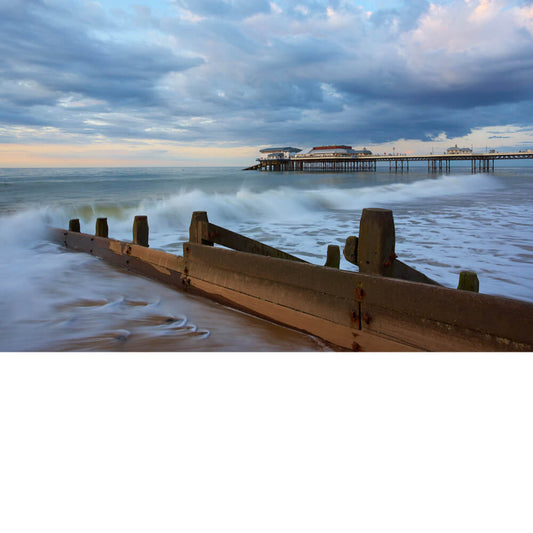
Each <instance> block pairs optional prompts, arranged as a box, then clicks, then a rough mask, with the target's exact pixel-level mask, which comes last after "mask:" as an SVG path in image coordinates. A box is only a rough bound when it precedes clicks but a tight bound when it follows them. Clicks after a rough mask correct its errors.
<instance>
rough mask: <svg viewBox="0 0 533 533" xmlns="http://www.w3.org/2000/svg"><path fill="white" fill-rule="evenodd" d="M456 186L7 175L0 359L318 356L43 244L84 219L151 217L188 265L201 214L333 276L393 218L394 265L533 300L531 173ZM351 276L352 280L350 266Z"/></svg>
mask: <svg viewBox="0 0 533 533" xmlns="http://www.w3.org/2000/svg"><path fill="white" fill-rule="evenodd" d="M526 163H528V164H524V163H514V164H513V165H507V166H504V165H503V163H497V164H496V165H497V166H496V170H495V171H494V172H491V173H486V174H485V173H477V174H472V173H471V172H470V168H469V167H464V168H461V167H457V168H452V171H451V172H450V173H448V174H436V173H428V172H427V167H425V166H420V167H411V169H410V171H409V172H403V173H401V172H398V173H395V172H392V173H391V172H389V171H388V169H385V168H384V169H382V170H383V171H382V170H379V169H378V171H377V172H358V173H341V174H338V173H318V172H313V173H267V172H254V171H248V172H244V171H242V170H241V169H239V168H98V169H94V168H90V169H89V168H87V169H79V168H77V169H0V191H1V194H0V247H1V248H0V249H1V256H0V292H1V295H2V297H1V299H0V349H1V350H3V351H26V350H28V351H42V350H43V351H63V350H97V351H107V350H113V351H119V350H123V351H297V350H303V351H314V350H327V349H329V348H328V347H327V346H325V345H324V344H323V343H322V342H320V341H319V340H316V339H314V338H312V337H310V336H308V335H305V334H302V333H299V332H294V331H291V330H289V329H287V328H283V327H280V326H276V325H272V324H270V323H268V322H266V321H263V320H260V319H257V318H255V317H251V316H249V315H247V314H245V313H241V312H237V311H235V310H232V309H229V308H227V307H224V306H222V305H220V304H216V303H213V302H210V301H209V300H206V299H203V298H200V297H196V296H191V295H189V294H184V293H181V292H179V291H177V290H174V289H171V288H168V287H165V286H163V285H161V284H159V283H156V282H153V281H150V280H147V279H144V278H142V277H139V276H136V275H133V274H129V273H125V272H123V271H121V270H118V269H116V268H113V267H110V266H108V265H106V264H105V263H103V262H102V261H101V260H99V259H97V258H94V257H91V256H89V255H86V254H83V253H74V252H70V251H67V250H64V249H63V248H61V247H59V246H57V245H55V244H52V243H50V242H48V241H47V239H46V232H45V229H46V227H47V226H49V225H50V226H56V227H63V228H66V227H67V226H68V221H69V219H71V218H79V219H80V222H81V230H82V231H84V232H87V233H92V232H94V227H95V220H96V218H97V217H107V218H108V224H109V234H110V237H113V238H117V239H124V240H130V239H131V232H132V222H133V218H134V216H135V215H147V216H148V222H149V227H150V246H151V247H152V248H158V249H162V250H165V251H167V252H171V253H176V254H179V255H181V253H182V244H183V242H185V241H186V240H187V238H188V227H189V222H190V217H191V213H192V212H193V211H197V210H200V211H207V213H208V217H209V220H210V221H211V222H213V223H215V224H218V225H220V226H225V227H227V228H229V229H231V230H233V231H237V232H239V233H243V234H245V235H247V236H249V237H252V238H254V239H257V240H260V241H262V242H265V243H266V244H269V245H271V246H275V247H277V248H280V249H282V250H285V251H287V252H289V253H291V254H293V255H297V256H299V257H301V258H303V259H305V260H307V261H310V262H312V263H316V264H323V263H324V261H325V257H326V251H327V246H328V245H329V244H338V245H340V246H341V249H342V246H343V245H344V242H345V240H346V237H348V236H349V235H357V234H358V230H359V219H360V217H361V211H362V209H363V208H365V207H383V208H387V209H392V211H393V214H394V220H395V225H396V253H397V254H398V258H399V259H400V260H402V261H403V262H405V263H407V264H409V265H411V266H413V267H414V268H416V269H418V270H420V271H422V272H423V273H425V274H426V275H428V276H429V277H431V278H433V279H435V280H436V281H438V282H439V283H441V284H443V285H445V286H448V287H456V286H457V282H458V276H459V272H460V271H461V270H465V269H468V270H474V271H476V272H477V274H478V277H479V280H480V292H483V293H486V294H496V295H502V296H506V297H512V298H519V299H523V300H527V301H533V269H532V266H533V231H532V229H533V216H532V215H533V202H532V200H533V164H531V163H530V162H526ZM341 268H343V269H346V270H356V267H355V266H353V265H351V264H349V263H347V262H346V261H344V258H342V260H341Z"/></svg>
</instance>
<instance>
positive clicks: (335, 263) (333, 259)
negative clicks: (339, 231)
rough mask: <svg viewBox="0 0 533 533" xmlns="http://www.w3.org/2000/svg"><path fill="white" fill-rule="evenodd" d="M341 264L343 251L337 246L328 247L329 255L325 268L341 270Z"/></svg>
mask: <svg viewBox="0 0 533 533" xmlns="http://www.w3.org/2000/svg"><path fill="white" fill-rule="evenodd" d="M340 264H341V249H340V248H339V247H338V246H337V245H336V244H330V245H328V255H327V259H326V264H325V265H324V266H327V267H331V268H339V267H340Z"/></svg>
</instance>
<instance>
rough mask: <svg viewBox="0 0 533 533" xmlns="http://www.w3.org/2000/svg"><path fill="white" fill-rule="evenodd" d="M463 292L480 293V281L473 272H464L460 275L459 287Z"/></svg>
mask: <svg viewBox="0 0 533 533" xmlns="http://www.w3.org/2000/svg"><path fill="white" fill-rule="evenodd" d="M457 288H458V289H459V290H462V291H472V292H479V279H478V277H477V274H476V273H475V272H472V271H471V270H463V271H462V272H460V273H459V285H458V286H457Z"/></svg>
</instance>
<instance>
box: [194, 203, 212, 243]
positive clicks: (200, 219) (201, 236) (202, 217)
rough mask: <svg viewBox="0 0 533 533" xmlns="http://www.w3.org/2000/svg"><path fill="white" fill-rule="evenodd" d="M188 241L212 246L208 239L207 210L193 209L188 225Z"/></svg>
mask: <svg viewBox="0 0 533 533" xmlns="http://www.w3.org/2000/svg"><path fill="white" fill-rule="evenodd" d="M189 242H194V243H198V244H207V245H210V246H213V243H212V242H211V241H210V240H209V220H208V219H207V211H194V212H193V214H192V217H191V225H190V226H189Z"/></svg>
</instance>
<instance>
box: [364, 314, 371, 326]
mask: <svg viewBox="0 0 533 533" xmlns="http://www.w3.org/2000/svg"><path fill="white" fill-rule="evenodd" d="M363 320H364V321H365V322H366V323H367V324H370V321H371V320H372V317H371V316H370V315H369V314H368V313H365V314H364V315H363Z"/></svg>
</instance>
